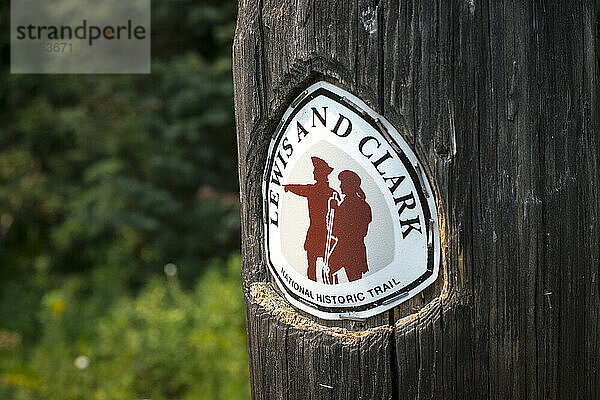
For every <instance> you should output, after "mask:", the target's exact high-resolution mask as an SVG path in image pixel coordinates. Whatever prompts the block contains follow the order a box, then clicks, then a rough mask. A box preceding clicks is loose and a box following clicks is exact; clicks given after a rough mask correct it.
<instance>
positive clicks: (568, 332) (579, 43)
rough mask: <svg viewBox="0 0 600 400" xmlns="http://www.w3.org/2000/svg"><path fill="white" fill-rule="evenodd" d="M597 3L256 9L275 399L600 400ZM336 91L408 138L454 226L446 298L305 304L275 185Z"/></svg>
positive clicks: (255, 386) (261, 304)
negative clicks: (353, 309) (270, 181)
mask: <svg viewBox="0 0 600 400" xmlns="http://www.w3.org/2000/svg"><path fill="white" fill-rule="evenodd" d="M596 21H597V18H596V9H595V4H594V2H593V1H592V0H587V1H584V0H576V1H570V2H560V1H532V2H522V1H517V0H496V1H488V2H482V1H476V0H465V1H457V0H451V1H442V0H438V1H431V2H427V1H416V0H413V1H407V0H399V1H398V0H394V1H391V0H381V1H375V0H359V1H352V2H343V1H338V2H334V1H325V0H294V1H292V0H283V1H275V0H257V1H250V0H240V3H239V15H238V24H237V31H236V37H235V42H234V46H233V62H234V85H235V107H236V123H237V132H238V151H239V160H240V163H239V164H240V165H239V175H240V191H241V200H242V235H243V243H242V253H243V266H242V277H243V289H244V296H245V301H246V318H247V327H248V337H249V339H248V342H249V351H250V367H251V379H252V393H253V396H254V398H256V399H321V398H324V399H358V398H363V399H422V398H435V399H598V398H600V331H599V328H600V298H599V296H600V266H599V264H600V261H599V257H600V221H599V214H600V189H599V185H600V172H599V167H600V143H599V142H600V126H599V124H600V115H599V113H600V104H599V102H598V99H599V93H598V92H599V89H598V87H599V71H598V62H597V60H598V54H597V47H598V46H597V44H598V43H597V41H598V38H597V29H596V26H595V24H596ZM321 79H325V80H328V81H330V82H332V83H334V84H336V85H339V86H341V87H343V88H345V89H346V90H349V91H350V92H352V93H354V94H356V95H357V96H359V97H360V98H362V99H363V100H365V102H366V103H368V104H369V105H370V106H371V107H372V108H373V109H375V110H376V111H377V112H379V113H381V114H383V115H384V116H385V117H386V118H387V119H388V120H390V122H392V123H393V124H394V126H395V127H396V128H397V129H398V130H399V132H401V134H403V135H404V137H405V138H406V139H407V141H408V142H409V143H410V144H411V145H412V146H413V149H414V150H415V153H416V154H417V156H418V157H419V158H420V160H421V161H422V163H423V164H424V165H425V168H426V170H427V173H428V174H429V176H430V177H431V180H432V182H433V185H434V190H435V192H436V199H437V203H438V211H439V215H440V218H441V221H440V229H441V232H440V233H441V236H442V251H443V255H442V258H443V266H442V273H441V274H440V275H441V276H440V278H439V279H438V281H437V282H436V283H435V284H434V285H432V287H430V288H428V289H427V290H425V291H424V292H423V294H422V295H420V296H417V297H416V298H414V299H411V300H410V301H407V302H405V303H403V304H402V305H401V306H399V307H397V308H396V309H394V310H392V311H390V312H388V313H384V314H382V315H379V316H376V317H373V318H370V319H369V320H367V321H365V322H364V323H357V322H351V321H342V322H326V321H322V320H318V319H316V318H314V317H311V316H308V315H304V314H302V313H300V312H297V311H295V310H294V309H292V308H291V307H289V306H288V305H287V303H286V301H285V300H284V299H283V298H282V297H281V295H280V294H279V293H278V291H277V289H276V288H275V287H274V285H272V284H271V283H270V276H269V273H268V271H267V268H266V265H265V259H264V248H263V230H262V221H261V215H262V195H261V177H262V172H263V169H264V165H265V160H266V155H267V154H266V153H267V148H268V144H269V140H270V137H271V135H272V133H273V131H274V129H275V127H276V125H277V123H278V121H279V118H280V117H281V116H282V114H283V112H284V111H285V109H286V108H287V106H288V105H289V103H290V101H291V100H292V99H293V98H294V97H295V96H296V95H297V94H298V93H300V92H301V91H302V90H303V89H304V88H305V87H307V86H308V85H310V84H311V83H313V82H315V81H317V80H321Z"/></svg>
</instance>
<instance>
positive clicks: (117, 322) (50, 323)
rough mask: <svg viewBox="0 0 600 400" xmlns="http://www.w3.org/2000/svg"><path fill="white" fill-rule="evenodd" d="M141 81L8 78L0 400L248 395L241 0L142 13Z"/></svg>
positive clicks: (3, 129) (5, 53) (0, 229)
mask: <svg viewBox="0 0 600 400" xmlns="http://www.w3.org/2000/svg"><path fill="white" fill-rule="evenodd" d="M152 4H153V6H152V7H153V9H152V32H153V33H152V74H151V75H138V76H136V75H122V76H120V75H64V76H61V75H11V74H10V73H9V60H10V58H9V57H10V56H9V54H10V49H9V31H8V27H9V26H10V2H9V0H0V23H1V26H2V27H3V29H2V35H1V36H0V54H1V61H0V399H36V400H37V399H51V400H58V399H60V400H68V399H98V400H100V399H108V400H119V399H127V400H132V399H141V398H151V399H204V398H206V399H220V398H222V399H238V398H247V397H248V367H247V365H248V361H247V355H246V338H245V330H244V322H243V321H244V320H243V305H242V296H241V290H240V282H239V280H240V279H239V255H237V253H236V252H237V251H238V250H237V249H238V248H239V207H238V204H237V202H238V200H237V195H236V194H235V193H236V192H237V177H236V161H235V157H236V155H235V137H234V129H233V106H232V96H233V95H232V82H231V41H232V36H233V32H234V27H235V16H236V4H235V2H234V1H218V0H212V1H210V0H209V1H192V0H182V1H154V2H152Z"/></svg>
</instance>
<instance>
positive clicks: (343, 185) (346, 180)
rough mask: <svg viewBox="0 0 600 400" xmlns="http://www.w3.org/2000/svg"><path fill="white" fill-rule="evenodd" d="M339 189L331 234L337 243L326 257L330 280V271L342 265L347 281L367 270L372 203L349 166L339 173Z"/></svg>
mask: <svg viewBox="0 0 600 400" xmlns="http://www.w3.org/2000/svg"><path fill="white" fill-rule="evenodd" d="M339 178H340V189H341V191H342V194H343V195H344V200H343V201H342V203H341V204H339V205H336V204H335V202H333V203H334V204H333V207H335V217H334V219H333V229H332V230H333V232H332V233H333V236H335V237H336V238H337V245H336V246H335V247H334V248H333V252H332V253H331V256H330V258H329V270H330V272H329V273H330V278H329V280H330V282H332V283H334V278H333V274H334V273H336V272H337V271H339V270H340V269H341V268H345V269H346V275H347V276H348V281H349V282H352V281H355V280H358V279H360V278H362V276H363V274H364V273H365V272H367V271H368V270H369V267H368V265H367V249H366V247H365V237H366V236H367V230H368V229H369V224H370V223H371V221H372V215H371V207H370V206H369V204H367V202H366V201H365V200H366V196H365V193H364V192H363V190H362V189H361V187H360V184H361V181H360V177H359V176H358V175H357V174H356V173H354V172H352V171H349V170H345V171H342V172H341V173H340V174H339Z"/></svg>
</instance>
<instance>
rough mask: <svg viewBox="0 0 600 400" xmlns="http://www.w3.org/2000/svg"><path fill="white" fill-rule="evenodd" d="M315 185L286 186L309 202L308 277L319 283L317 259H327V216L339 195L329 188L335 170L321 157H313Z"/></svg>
mask: <svg viewBox="0 0 600 400" xmlns="http://www.w3.org/2000/svg"><path fill="white" fill-rule="evenodd" d="M311 160H312V163H313V176H314V179H315V183H312V184H306V185H285V186H284V189H285V191H286V192H288V191H289V192H292V193H294V194H296V195H298V196H303V197H306V198H307V200H308V217H309V219H310V225H309V227H308V230H307V231H306V239H305V241H304V250H306V258H307V261H308V270H307V276H308V279H310V280H312V281H315V282H316V281H317V259H318V258H322V259H324V258H325V248H326V243H325V242H326V240H327V214H328V211H329V207H328V203H329V199H330V198H331V197H333V196H334V194H335V195H336V196H337V195H338V193H337V192H336V191H335V190H333V189H332V188H331V187H330V186H329V174H331V172H332V171H333V168H331V167H330V166H329V164H327V163H326V162H325V161H324V160H322V159H321V158H319V157H311Z"/></svg>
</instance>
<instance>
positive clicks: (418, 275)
mask: <svg viewBox="0 0 600 400" xmlns="http://www.w3.org/2000/svg"><path fill="white" fill-rule="evenodd" d="M263 195H264V227H265V249H266V259H267V262H268V265H269V268H270V271H271V273H272V275H273V276H274V278H275V281H276V282H277V285H278V286H279V287H280V289H281V290H282V292H283V293H284V294H285V296H286V297H287V299H288V300H289V301H290V302H291V303H292V304H293V305H295V306H296V307H298V308H300V309H302V310H304V311H306V312H308V313H310V314H313V315H315V316H317V317H320V318H325V319H341V318H366V317H369V316H372V315H375V314H378V313H381V312H383V311H386V310H388V309H390V308H392V307H394V306H396V305H398V304H399V303H401V302H403V301H405V300H407V299H409V298H411V297H412V296H414V295H415V294H417V293H419V292H421V291H422V290H423V289H425V288H426V287H427V286H429V285H430V284H431V283H433V282H434V281H435V280H436V278H437V276H438V273H439V264H440V236H439V226H438V215H437V209H436V204H435V200H434V194H433V191H432V188H431V185H430V183H429V180H428V178H427V176H426V173H425V169H424V168H423V167H422V165H421V164H420V163H419V160H418V159H417V157H416V156H415V154H414V153H413V151H412V150H411V148H410V147H409V145H408V144H407V143H406V141H405V140H404V139H403V138H402V136H401V135H400V134H399V133H398V131H397V130H396V129H394V127H393V126H392V125H391V124H390V123H389V122H387V121H386V120H385V119H384V118H383V117H382V116H381V115H378V114H377V113H376V112H375V111H374V110H372V109H371V108H370V107H368V106H367V105H366V104H365V103H364V102H363V101H361V100H360V99H359V98H357V97H356V96H354V95H352V94H350V93H348V92H347V91H345V90H343V89H340V88H338V87H336V86H334V85H332V84H330V83H327V82H318V83H316V84H314V85H312V86H310V87H309V88H308V89H307V90H305V91H304V92H303V93H302V94H301V95H300V96H298V97H297V98H296V99H295V100H294V101H293V102H292V103H291V105H290V107H289V108H288V110H287V111H286V112H285V114H284V116H283V118H282V120H281V123H280V124H279V126H278V127H277V129H276V131H275V132H274V134H273V138H272V141H271V145H270V148H269V155H268V159H267V163H266V167H265V173H264V181H263Z"/></svg>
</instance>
